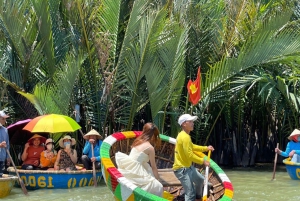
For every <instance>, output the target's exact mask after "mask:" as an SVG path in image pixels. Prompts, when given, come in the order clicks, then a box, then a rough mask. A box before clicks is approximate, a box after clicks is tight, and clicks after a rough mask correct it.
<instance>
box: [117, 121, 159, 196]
mask: <svg viewBox="0 0 300 201" xmlns="http://www.w3.org/2000/svg"><path fill="white" fill-rule="evenodd" d="M160 144H161V140H160V138H159V131H158V129H157V127H156V126H155V125H154V124H153V123H146V124H145V125H144V127H143V132H142V134H141V135H140V136H138V137H137V138H136V139H135V140H134V141H133V143H132V146H131V148H132V149H131V151H130V154H129V155H127V154H124V153H122V152H117V153H116V154H115V157H116V164H117V166H118V170H119V171H120V173H122V174H123V176H124V177H125V178H126V179H128V180H129V181H130V182H131V183H133V184H134V185H136V186H138V187H140V188H142V189H143V190H145V191H147V192H149V193H152V194H155V195H157V196H161V197H162V195H163V185H162V184H161V183H160V182H159V176H158V171H157V167H156V164H155V149H154V147H159V146H160ZM149 161H150V164H151V166H150V165H149V163H148V162H149Z"/></svg>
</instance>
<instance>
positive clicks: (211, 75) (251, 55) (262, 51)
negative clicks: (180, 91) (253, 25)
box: [203, 13, 300, 96]
mask: <svg viewBox="0 0 300 201" xmlns="http://www.w3.org/2000/svg"><path fill="white" fill-rule="evenodd" d="M286 15H287V14H286V13H283V14H278V16H277V17H276V18H272V19H271V20H270V21H269V22H267V23H266V24H265V25H264V26H263V27H262V28H261V29H258V31H257V32H256V33H255V34H254V36H253V37H252V39H251V40H248V41H249V42H247V43H246V44H245V45H244V46H243V48H242V49H241V53H240V54H239V55H238V56H237V58H223V59H222V61H220V62H218V63H216V64H215V65H213V66H211V69H210V70H209V71H208V72H207V74H206V80H205V83H204V87H203V88H204V90H203V95H204V96H205V94H207V93H209V92H211V91H213V90H214V89H215V88H217V87H218V86H219V85H221V84H222V83H223V82H226V80H230V79H231V78H232V77H234V76H235V75H237V74H238V73H240V72H242V71H244V70H246V69H249V68H251V67H254V66H258V65H263V64H271V63H272V62H274V60H277V61H278V60H280V61H286V60H285V58H286V57H288V56H290V55H293V54H296V53H298V52H299V51H300V41H299V39H300V33H299V32H298V31H295V30H294V29H292V28H289V27H286V28H285V27H281V28H280V29H278V26H277V25H276V23H277V22H278V23H279V24H281V25H282V24H283V23H282V21H284V20H285V21H286V24H288V23H289V21H288V17H287V16H286ZM289 16H290V15H289ZM290 44H293V45H292V46H291V45H290ZM229 69H230V70H229Z"/></svg>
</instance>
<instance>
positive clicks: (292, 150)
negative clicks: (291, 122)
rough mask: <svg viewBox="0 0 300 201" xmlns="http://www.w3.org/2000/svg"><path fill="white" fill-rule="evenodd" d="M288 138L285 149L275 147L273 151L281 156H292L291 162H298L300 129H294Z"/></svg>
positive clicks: (299, 156)
mask: <svg viewBox="0 0 300 201" xmlns="http://www.w3.org/2000/svg"><path fill="white" fill-rule="evenodd" d="M288 139H289V140H290V141H289V142H288V144H287V146H286V149H285V151H284V152H283V151H282V150H280V149H278V148H275V152H276V153H277V154H279V155H281V156H283V157H290V158H292V160H291V161H292V162H295V163H300V130H298V129H295V130H294V131H293V132H292V133H291V135H290V136H289V137H288Z"/></svg>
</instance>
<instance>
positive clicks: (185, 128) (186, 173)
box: [173, 114, 214, 201]
mask: <svg viewBox="0 0 300 201" xmlns="http://www.w3.org/2000/svg"><path fill="white" fill-rule="evenodd" d="M197 118H198V117H197V116H191V115H189V114H183V115H181V116H180V117H179V119H178V124H179V125H180V126H181V128H182V131H181V132H180V133H179V134H178V136H177V138H176V146H175V156H174V165H173V170H174V174H175V176H176V177H177V178H178V180H179V181H180V182H181V184H182V187H183V189H184V191H185V201H195V199H196V200H201V198H202V188H203V182H204V177H203V175H202V174H200V172H198V170H197V169H196V168H195V167H194V166H193V165H192V163H193V162H194V163H197V164H204V165H205V166H209V165H210V163H209V161H206V160H204V159H203V158H200V157H199V156H197V155H196V154H195V153H194V151H199V152H207V151H209V150H211V151H213V150H214V148H213V147H212V146H199V145H195V144H193V143H192V140H191V136H190V132H191V131H192V130H194V121H196V120H197Z"/></svg>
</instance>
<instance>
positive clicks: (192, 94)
mask: <svg viewBox="0 0 300 201" xmlns="http://www.w3.org/2000/svg"><path fill="white" fill-rule="evenodd" d="M200 83H201V80H200V67H199V68H198V73H197V79H196V80H195V81H192V80H191V79H190V80H189V82H188V84H187V89H188V93H189V101H190V102H191V103H192V104H193V105H196V104H197V103H198V102H199V100H200V99H201V84H200Z"/></svg>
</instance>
